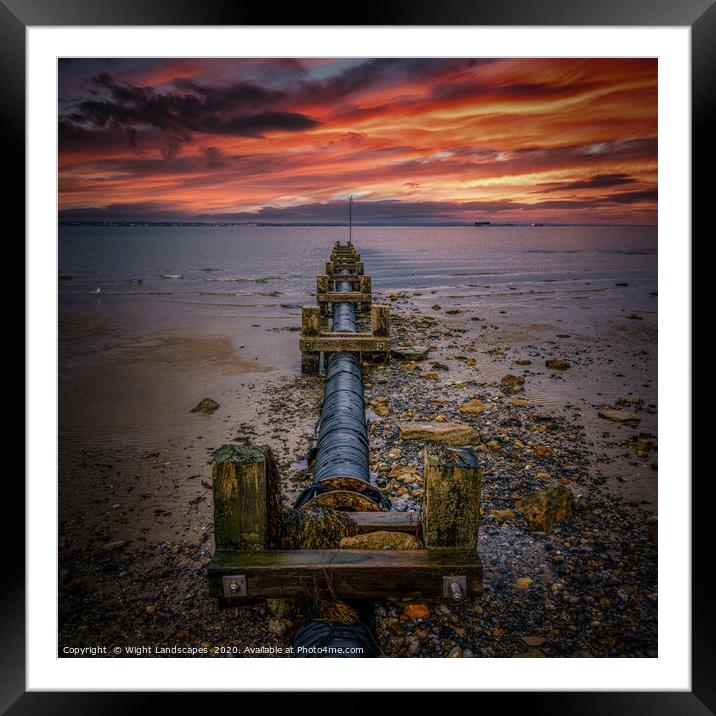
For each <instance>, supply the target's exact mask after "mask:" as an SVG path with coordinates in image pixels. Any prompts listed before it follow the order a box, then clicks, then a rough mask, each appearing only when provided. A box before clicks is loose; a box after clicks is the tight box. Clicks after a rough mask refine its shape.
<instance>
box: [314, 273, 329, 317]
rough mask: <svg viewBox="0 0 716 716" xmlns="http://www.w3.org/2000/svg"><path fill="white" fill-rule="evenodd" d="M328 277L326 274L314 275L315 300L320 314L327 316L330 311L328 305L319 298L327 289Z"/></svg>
mask: <svg viewBox="0 0 716 716" xmlns="http://www.w3.org/2000/svg"><path fill="white" fill-rule="evenodd" d="M329 286H330V279H329V277H328V276H325V275H324V276H316V301H317V302H318V305H319V307H320V309H321V315H322V316H327V315H328V314H329V313H330V310H329V309H330V306H329V305H328V302H327V301H324V300H321V299H322V297H324V296H325V295H326V293H328V291H329Z"/></svg>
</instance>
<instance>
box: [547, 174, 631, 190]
mask: <svg viewBox="0 0 716 716" xmlns="http://www.w3.org/2000/svg"><path fill="white" fill-rule="evenodd" d="M635 181H636V180H635V179H634V178H633V177H630V176H629V175H628V174H624V173H618V174H595V175H594V176H593V177H590V178H589V179H583V180H581V181H572V182H565V183H554V182H549V183H546V184H540V185H539V187H540V188H541V189H542V191H562V190H570V189H607V188H609V187H613V186H622V185H624V184H633V183H634V182H635Z"/></svg>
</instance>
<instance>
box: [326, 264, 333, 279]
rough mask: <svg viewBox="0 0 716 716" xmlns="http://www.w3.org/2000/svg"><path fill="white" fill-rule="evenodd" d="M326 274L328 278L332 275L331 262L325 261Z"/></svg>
mask: <svg viewBox="0 0 716 716" xmlns="http://www.w3.org/2000/svg"><path fill="white" fill-rule="evenodd" d="M326 273H327V274H328V275H329V276H332V275H333V261H326Z"/></svg>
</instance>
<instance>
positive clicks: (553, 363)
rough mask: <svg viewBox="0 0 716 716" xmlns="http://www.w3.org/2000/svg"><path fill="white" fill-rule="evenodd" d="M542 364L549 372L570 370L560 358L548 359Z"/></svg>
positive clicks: (566, 363) (567, 364) (568, 365)
mask: <svg viewBox="0 0 716 716" xmlns="http://www.w3.org/2000/svg"><path fill="white" fill-rule="evenodd" d="M544 364H545V367H546V368H550V369H551V370H567V369H568V368H571V365H570V364H569V362H568V361H566V360H564V359H562V358H550V359H549V360H546V361H545V362H544Z"/></svg>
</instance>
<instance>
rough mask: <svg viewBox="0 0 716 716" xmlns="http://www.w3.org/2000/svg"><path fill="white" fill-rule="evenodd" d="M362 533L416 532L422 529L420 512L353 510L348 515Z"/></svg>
mask: <svg viewBox="0 0 716 716" xmlns="http://www.w3.org/2000/svg"><path fill="white" fill-rule="evenodd" d="M348 516H349V517H350V518H351V519H352V520H353V521H354V522H357V523H358V528H359V529H360V531H361V532H362V533H366V532H378V531H379V530H386V531H388V532H409V533H410V534H415V533H416V531H418V530H420V513H411V512H397V511H391V512H351V513H350V514H349V515H348Z"/></svg>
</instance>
